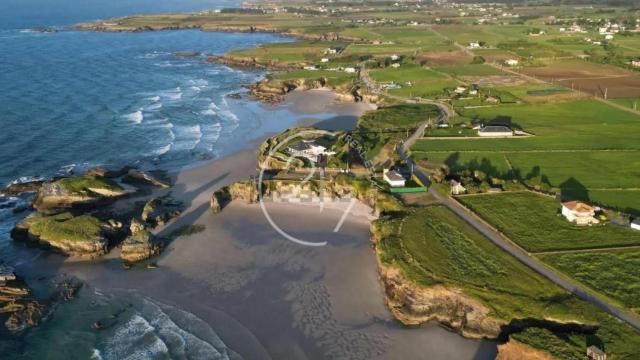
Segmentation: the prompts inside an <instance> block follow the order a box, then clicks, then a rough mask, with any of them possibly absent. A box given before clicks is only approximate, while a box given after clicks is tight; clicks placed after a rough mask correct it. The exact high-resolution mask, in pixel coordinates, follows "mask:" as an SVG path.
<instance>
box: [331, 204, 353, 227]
mask: <svg viewBox="0 0 640 360" xmlns="http://www.w3.org/2000/svg"><path fill="white" fill-rule="evenodd" d="M355 204H356V199H355V198H352V199H351V202H350V203H349V207H347V210H345V212H344V214H342V217H341V218H340V221H339V222H338V224H336V227H335V229H333V232H338V231H340V228H341V227H342V224H343V223H344V221H345V220H346V219H347V216H348V215H349V214H350V213H351V210H352V209H353V207H354V205H355Z"/></svg>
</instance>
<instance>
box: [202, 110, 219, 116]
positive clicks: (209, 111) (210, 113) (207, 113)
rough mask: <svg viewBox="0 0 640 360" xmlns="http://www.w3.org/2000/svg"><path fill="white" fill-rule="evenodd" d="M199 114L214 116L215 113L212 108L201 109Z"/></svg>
mask: <svg viewBox="0 0 640 360" xmlns="http://www.w3.org/2000/svg"><path fill="white" fill-rule="evenodd" d="M200 114H202V115H210V116H214V115H216V111H215V110H213V109H206V110H202V111H201V112H200Z"/></svg>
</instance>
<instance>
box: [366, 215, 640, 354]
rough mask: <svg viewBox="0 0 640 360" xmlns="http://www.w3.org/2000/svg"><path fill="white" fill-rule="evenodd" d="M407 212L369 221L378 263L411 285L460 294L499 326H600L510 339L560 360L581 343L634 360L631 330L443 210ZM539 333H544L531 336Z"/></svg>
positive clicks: (636, 342)
mask: <svg viewBox="0 0 640 360" xmlns="http://www.w3.org/2000/svg"><path fill="white" fill-rule="evenodd" d="M409 211H410V212H409V213H408V214H407V216H406V217H404V219H398V218H396V219H391V220H390V219H383V220H378V221H377V222H376V228H377V231H378V232H379V234H381V235H382V236H381V238H382V240H381V242H380V243H379V249H380V251H381V253H380V257H381V260H382V261H383V262H385V263H387V264H389V265H392V266H397V267H399V268H400V269H401V270H402V271H403V273H404V274H405V276H407V277H408V278H410V279H411V280H412V281H414V282H416V283H417V284H420V285H423V286H427V287H428V286H432V285H435V284H443V285H445V286H449V287H454V288H458V289H461V290H462V291H463V292H464V293H465V294H466V295H469V296H471V297H474V298H476V299H479V300H480V301H481V302H482V303H483V304H484V305H485V306H488V307H489V308H490V309H491V315H492V316H494V317H496V318H499V319H503V320H504V321H506V322H509V321H511V320H512V319H523V318H534V319H543V318H546V319H556V320H560V321H578V322H583V323H589V324H599V325H600V328H599V329H598V331H597V332H596V334H584V333H566V332H551V331H548V330H542V329H535V328H532V329H529V330H526V331H524V332H522V333H518V334H515V335H514V338H516V339H518V340H519V341H521V342H523V343H525V344H528V345H530V346H533V347H535V348H539V349H543V350H545V351H549V352H551V353H553V354H554V355H555V356H557V357H558V358H559V359H563V360H564V359H566V360H574V359H576V357H575V356H576V354H583V353H584V349H585V347H586V345H585V344H598V345H599V346H601V347H605V346H606V347H605V349H606V350H607V352H608V353H609V355H610V356H612V357H614V356H615V357H616V358H618V359H634V356H635V354H636V350H637V348H638V346H640V335H638V333H637V332H635V331H634V330H632V329H631V328H630V327H628V326H626V325H624V324H622V323H620V322H618V321H616V320H614V319H613V318H611V317H610V316H609V315H606V314H605V313H603V312H601V311H599V310H597V309H595V308H594V307H592V306H591V305H589V304H587V303H585V302H583V301H580V300H579V299H577V298H576V297H574V296H572V295H570V294H568V293H566V292H565V291H564V290H562V289H560V288H558V287H557V286H555V285H554V284H552V283H551V282H549V281H547V280H546V279H544V278H542V277H541V276H539V275H538V274H536V273H534V272H533V271H531V270H530V269H529V268H527V267H526V266H524V265H523V264H521V263H520V262H518V261H517V260H515V259H514V258H513V257H511V256H509V255H508V254H506V253H504V252H502V250H500V249H498V248H497V247H496V246H495V245H493V244H492V243H491V242H490V241H488V240H487V239H486V238H484V237H483V236H482V235H481V234H479V233H478V232H476V231H475V230H474V229H473V228H471V227H470V226H469V225H468V224H467V223H465V222H464V221H462V220H461V219H459V218H458V217H457V216H456V215H455V214H454V213H452V212H451V211H450V210H448V209H447V208H445V207H440V206H436V207H427V208H420V209H413V210H409ZM540 331H543V332H544V334H538V335H540V336H536V334H537V333H538V332H540ZM541 335H544V337H541ZM551 339H553V341H547V340H551ZM603 344H604V345H603Z"/></svg>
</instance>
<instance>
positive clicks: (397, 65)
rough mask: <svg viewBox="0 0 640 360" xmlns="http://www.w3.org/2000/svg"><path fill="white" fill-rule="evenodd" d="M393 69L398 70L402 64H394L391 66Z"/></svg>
mask: <svg viewBox="0 0 640 360" xmlns="http://www.w3.org/2000/svg"><path fill="white" fill-rule="evenodd" d="M391 67H392V68H394V69H397V68H399V67H400V63H393V64H391Z"/></svg>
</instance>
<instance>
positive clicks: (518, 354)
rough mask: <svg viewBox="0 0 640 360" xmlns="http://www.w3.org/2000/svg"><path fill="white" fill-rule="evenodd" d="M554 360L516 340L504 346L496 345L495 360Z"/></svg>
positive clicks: (546, 354)
mask: <svg viewBox="0 0 640 360" xmlns="http://www.w3.org/2000/svg"><path fill="white" fill-rule="evenodd" d="M521 359H527V360H556V359H557V358H556V357H554V356H552V355H550V354H548V353H546V352H543V351H540V350H537V349H534V348H532V347H530V346H527V345H525V344H523V343H520V342H518V341H516V340H509V342H507V343H506V344H502V345H498V356H497V357H496V360H521Z"/></svg>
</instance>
